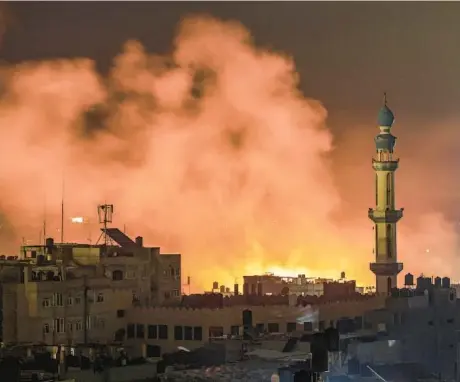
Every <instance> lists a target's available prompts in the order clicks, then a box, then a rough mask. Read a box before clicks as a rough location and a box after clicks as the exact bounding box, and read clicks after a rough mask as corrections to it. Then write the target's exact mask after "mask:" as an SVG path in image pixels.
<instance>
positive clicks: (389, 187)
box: [387, 173, 393, 207]
mask: <svg viewBox="0 0 460 382" xmlns="http://www.w3.org/2000/svg"><path fill="white" fill-rule="evenodd" d="M391 186H392V185H391V173H388V174H387V207H390V206H391V205H392V204H393V200H391V199H392V198H391Z"/></svg>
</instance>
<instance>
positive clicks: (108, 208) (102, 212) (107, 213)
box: [96, 204, 113, 245]
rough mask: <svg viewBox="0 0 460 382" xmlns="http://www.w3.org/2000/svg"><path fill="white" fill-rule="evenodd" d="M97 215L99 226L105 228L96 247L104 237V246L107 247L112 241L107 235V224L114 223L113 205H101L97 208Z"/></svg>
mask: <svg viewBox="0 0 460 382" xmlns="http://www.w3.org/2000/svg"><path fill="white" fill-rule="evenodd" d="M97 214H98V216H99V224H102V226H103V227H104V228H103V231H102V233H101V236H99V239H98V240H97V243H96V245H97V244H98V243H99V241H100V240H101V238H102V236H104V245H107V244H108V242H109V240H110V237H109V236H108V235H107V223H112V215H113V204H99V205H98V206H97Z"/></svg>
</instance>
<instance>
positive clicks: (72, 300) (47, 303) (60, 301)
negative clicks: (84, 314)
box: [42, 293, 104, 308]
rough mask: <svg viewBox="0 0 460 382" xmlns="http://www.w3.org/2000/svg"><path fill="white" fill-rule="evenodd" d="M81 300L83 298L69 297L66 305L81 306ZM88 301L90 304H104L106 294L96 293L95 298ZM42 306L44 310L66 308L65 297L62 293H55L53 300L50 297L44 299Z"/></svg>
mask: <svg viewBox="0 0 460 382" xmlns="http://www.w3.org/2000/svg"><path fill="white" fill-rule="evenodd" d="M81 300H82V298H81V296H75V297H72V296H68V297H67V303H66V305H67V306H70V305H74V304H75V305H79V304H81ZM88 300H89V301H88V302H97V303H101V302H104V294H103V293H97V294H96V293H95V295H94V298H89V299H88ZM42 305H43V307H44V308H48V307H54V306H64V297H63V295H62V293H54V294H53V296H52V297H51V298H48V297H47V298H44V299H43V301H42Z"/></svg>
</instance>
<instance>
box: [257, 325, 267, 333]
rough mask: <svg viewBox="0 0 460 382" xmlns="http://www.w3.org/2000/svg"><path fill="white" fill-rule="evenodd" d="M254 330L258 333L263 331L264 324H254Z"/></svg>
mask: <svg viewBox="0 0 460 382" xmlns="http://www.w3.org/2000/svg"><path fill="white" fill-rule="evenodd" d="M256 330H257V331H258V332H259V333H263V332H264V330H265V325H264V324H256Z"/></svg>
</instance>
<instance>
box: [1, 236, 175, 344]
mask: <svg viewBox="0 0 460 382" xmlns="http://www.w3.org/2000/svg"><path fill="white" fill-rule="evenodd" d="M104 233H105V234H106V235H108V236H109V238H110V239H111V240H110V241H109V243H110V244H107V245H105V244H104V245H96V246H91V245H84V244H68V243H65V244H62V243H58V244H56V243H54V241H53V240H52V239H47V240H46V244H45V245H38V246H24V247H22V248H21V256H20V257H19V258H17V259H0V281H1V284H2V310H3V323H2V326H3V328H2V329H3V341H4V342H7V343H24V342H25V343H30V342H38V343H44V344H62V345H69V344H88V343H95V342H97V343H110V342H113V341H121V340H123V338H124V331H125V330H124V328H125V321H124V318H125V316H126V312H127V310H128V309H130V308H131V307H132V306H151V305H162V304H173V303H177V302H178V301H179V300H180V298H181V277H180V265H181V257H180V255H179V254H175V255H170V254H168V255H163V254H161V253H160V249H159V248H155V247H153V248H147V247H144V246H143V243H142V238H140V237H138V238H137V239H136V240H135V241H132V240H131V239H130V238H129V237H127V236H126V235H124V234H123V233H122V232H121V231H119V230H118V229H116V228H108V229H105V232H104Z"/></svg>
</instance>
